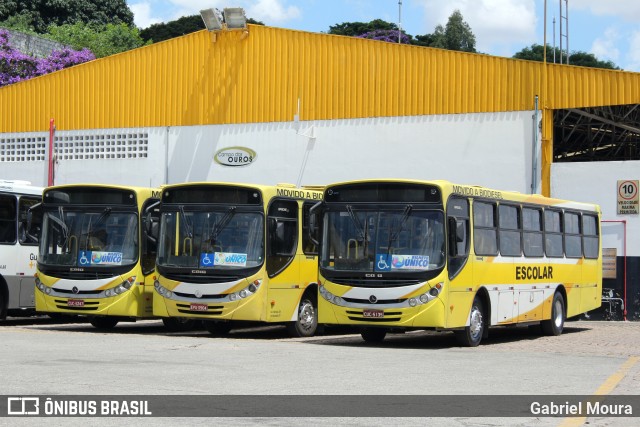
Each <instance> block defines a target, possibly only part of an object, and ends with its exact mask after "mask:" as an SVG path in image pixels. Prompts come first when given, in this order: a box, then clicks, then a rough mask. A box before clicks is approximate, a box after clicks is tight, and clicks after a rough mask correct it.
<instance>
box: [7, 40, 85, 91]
mask: <svg viewBox="0 0 640 427" xmlns="http://www.w3.org/2000/svg"><path fill="white" fill-rule="evenodd" d="M92 59H95V56H94V55H93V53H91V51H90V50H89V49H83V50H80V51H76V50H72V49H68V48H65V49H62V50H57V51H53V52H52V53H51V55H50V56H49V57H47V58H34V57H31V56H29V55H25V54H23V53H22V52H20V51H18V50H16V49H14V48H12V47H11V46H10V45H9V33H8V32H7V31H6V30H1V29H0V86H6V85H10V84H12V83H17V82H19V81H22V80H28V79H31V78H33V77H37V76H41V75H43V74H48V73H51V72H53V71H58V70H62V69H63V68H67V67H71V66H72V65H76V64H81V63H83V62H87V61H91V60H92Z"/></svg>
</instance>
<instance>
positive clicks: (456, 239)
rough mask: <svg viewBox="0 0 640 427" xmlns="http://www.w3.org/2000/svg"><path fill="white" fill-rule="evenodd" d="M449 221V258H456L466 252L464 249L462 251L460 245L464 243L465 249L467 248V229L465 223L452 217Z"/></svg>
mask: <svg viewBox="0 0 640 427" xmlns="http://www.w3.org/2000/svg"><path fill="white" fill-rule="evenodd" d="M447 221H448V225H449V227H448V228H449V256H451V257H455V256H458V255H460V254H461V253H463V252H464V249H463V250H462V251H461V250H460V248H459V247H458V244H459V243H463V248H464V247H465V246H466V245H465V244H464V243H465V242H466V241H467V228H466V227H465V223H464V221H458V220H457V219H456V218H454V217H452V216H450V217H449V219H448V220H447Z"/></svg>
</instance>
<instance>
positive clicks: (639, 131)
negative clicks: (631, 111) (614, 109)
mask: <svg viewBox="0 0 640 427" xmlns="http://www.w3.org/2000/svg"><path fill="white" fill-rule="evenodd" d="M569 111H571V112H572V113H575V114H579V115H581V116H584V117H589V118H590V119H593V120H597V121H600V122H602V123H606V124H609V125H611V126H615V127H619V128H621V129H626V130H628V131H631V132H633V133H636V134H640V128H637V127H634V126H629V125H625V124H624V123H618V122H615V121H613V120H608V119H605V118H603V117H600V116H598V115H596V114H591V113H587V112H586V111H582V110H578V109H576V108H570V109H569Z"/></svg>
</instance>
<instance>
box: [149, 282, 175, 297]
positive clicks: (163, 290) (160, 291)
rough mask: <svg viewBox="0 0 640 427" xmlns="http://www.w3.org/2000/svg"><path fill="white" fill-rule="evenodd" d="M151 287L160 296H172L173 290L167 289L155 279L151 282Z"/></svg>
mask: <svg viewBox="0 0 640 427" xmlns="http://www.w3.org/2000/svg"><path fill="white" fill-rule="evenodd" d="M153 287H154V288H155V290H156V292H157V293H158V294H159V295H160V296H161V297H164V298H171V297H172V296H173V292H171V291H170V290H169V289H167V288H165V287H164V286H162V285H161V284H160V282H158V281H157V280H156V281H155V282H153Z"/></svg>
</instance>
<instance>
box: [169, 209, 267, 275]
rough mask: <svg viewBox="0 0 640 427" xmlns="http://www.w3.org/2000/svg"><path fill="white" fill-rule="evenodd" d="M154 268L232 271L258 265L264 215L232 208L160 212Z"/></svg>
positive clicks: (261, 246)
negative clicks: (158, 236) (155, 266)
mask: <svg viewBox="0 0 640 427" xmlns="http://www.w3.org/2000/svg"><path fill="white" fill-rule="evenodd" d="M160 221H161V224H160V230H161V233H160V240H159V245H158V246H159V247H158V260H157V264H158V266H164V267H188V268H200V269H216V270H236V269H243V268H251V267H257V266H260V265H262V263H263V261H264V216H263V214H262V212H261V211H251V212H248V211H238V209H237V208H236V207H235V206H230V207H223V208H220V209H216V210H212V209H207V210H189V209H186V208H185V207H184V206H183V205H180V206H178V207H177V208H176V209H173V208H169V210H167V211H165V212H163V213H162V217H161V220H160Z"/></svg>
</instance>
